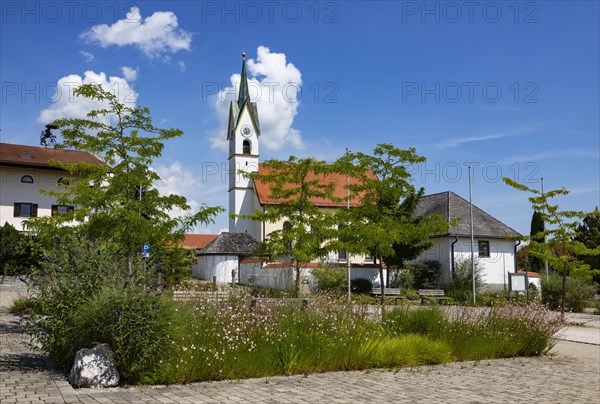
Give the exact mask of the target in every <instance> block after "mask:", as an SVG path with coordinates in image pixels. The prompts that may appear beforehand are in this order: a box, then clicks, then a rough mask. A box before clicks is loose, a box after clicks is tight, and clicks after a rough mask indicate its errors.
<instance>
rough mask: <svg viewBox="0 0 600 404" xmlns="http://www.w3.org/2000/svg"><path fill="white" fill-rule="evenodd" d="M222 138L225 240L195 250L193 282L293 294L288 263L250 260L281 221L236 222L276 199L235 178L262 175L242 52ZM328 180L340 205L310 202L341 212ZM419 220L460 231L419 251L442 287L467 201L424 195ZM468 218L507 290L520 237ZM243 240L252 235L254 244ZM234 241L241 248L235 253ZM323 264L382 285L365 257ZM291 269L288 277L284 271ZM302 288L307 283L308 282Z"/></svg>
mask: <svg viewBox="0 0 600 404" xmlns="http://www.w3.org/2000/svg"><path fill="white" fill-rule="evenodd" d="M226 136H227V141H228V143H229V158H228V165H229V191H228V192H229V215H230V218H229V234H227V233H223V234H222V235H221V236H219V238H220V239H219V240H215V241H213V242H211V243H209V244H208V245H207V246H206V247H204V248H203V249H200V250H198V257H199V260H198V264H196V267H197V268H196V269H193V272H194V274H195V276H197V277H201V278H204V279H213V278H214V279H217V281H218V282H223V283H225V282H232V281H234V282H241V283H245V284H248V283H253V284H255V285H256V286H264V287H276V288H279V289H291V287H292V285H293V274H292V273H291V270H292V269H291V268H290V267H289V264H285V263H281V262H271V263H264V262H261V261H260V260H257V259H252V258H250V257H249V255H248V244H250V243H252V242H253V241H254V240H255V241H257V242H261V241H263V240H265V237H266V235H268V234H269V233H270V232H272V231H276V230H281V229H282V228H283V227H284V225H285V223H284V221H281V222H278V223H260V222H256V221H252V220H249V219H244V218H241V217H240V215H246V214H251V213H254V212H255V211H257V210H262V209H264V207H265V206H267V205H271V204H277V203H278V201H277V200H273V199H272V198H271V197H270V189H269V187H268V185H266V184H261V183H255V182H254V181H252V180H251V179H250V178H248V177H245V176H244V175H242V174H240V173H239V171H240V170H243V171H246V172H259V173H263V172H262V171H263V170H265V168H264V167H262V166H261V164H260V159H259V158H260V148H259V146H260V137H261V128H260V120H259V111H258V108H257V105H256V103H254V102H252V101H251V99H250V94H249V89H248V76H247V72H246V54H245V53H243V54H242V71H241V82H240V87H239V94H238V97H237V100H232V101H231V103H230V107H229V117H228V126H227V134H226ZM330 178H331V181H333V182H335V191H334V194H335V195H336V196H338V197H341V198H340V199H341V200H342V202H333V201H325V200H322V201H319V200H314V201H313V202H314V203H315V205H317V206H318V207H320V208H321V209H338V208H345V207H346V200H345V198H344V196H345V195H346V177H345V176H343V175H338V176H335V175H334V176H332V177H330ZM354 203H357V201H352V204H354ZM417 213H418V214H432V213H437V214H441V215H442V216H444V217H445V218H448V220H452V219H458V221H459V224H458V225H457V226H455V228H452V229H450V231H449V232H448V233H447V234H441V235H437V236H435V237H434V239H433V246H432V247H431V248H430V249H429V250H427V251H424V252H423V253H422V255H421V257H420V258H421V259H428V260H436V261H439V262H440V265H441V272H442V273H441V281H442V283H445V282H446V281H447V280H448V279H449V278H450V277H451V276H452V273H453V271H454V267H455V262H456V261H457V260H459V259H465V258H468V257H469V256H470V251H471V239H470V232H469V231H468V228H469V223H470V218H469V202H468V201H466V200H465V199H464V198H462V197H460V196H459V195H457V194H455V193H453V192H451V191H447V192H442V193H437V194H433V195H426V196H424V197H423V198H422V200H421V201H420V202H419V206H418V208H417ZM473 218H474V219H473V221H474V226H473V228H474V239H475V240H474V244H473V245H474V249H475V254H476V256H477V257H478V259H479V262H480V264H481V265H482V266H483V267H484V274H483V280H484V282H485V283H486V284H487V285H490V286H497V287H503V286H505V285H507V284H508V278H509V273H513V272H516V271H517V267H516V252H517V243H516V242H515V241H514V240H509V239H507V236H512V237H514V236H518V235H519V233H517V232H516V231H515V230H513V229H511V228H510V227H508V226H506V225H505V224H504V223H502V222H501V221H499V220H498V219H496V218H494V217H492V216H491V215H489V214H488V213H486V212H484V211H483V210H481V209H479V208H477V207H475V206H474V207H473ZM240 234H243V235H244V237H240V236H239V235H240ZM247 236H251V238H250V237H247ZM229 239H231V240H229ZM233 240H236V241H237V242H238V243H239V244H240V245H239V246H238V247H236V246H235V242H233ZM242 240H246V241H242ZM219 245H222V246H225V245H227V246H228V247H227V248H225V247H223V251H222V252H221V251H220V250H219V247H218V246H219ZM225 250H226V251H225ZM238 250H239V251H238ZM209 259H210V260H209ZM326 259H327V260H328V261H331V262H335V263H346V264H347V263H348V259H350V262H351V267H352V270H351V277H352V278H367V279H369V280H371V282H372V283H373V285H378V284H379V278H378V269H377V268H378V266H377V265H375V264H374V263H373V261H372V259H371V258H370V257H368V256H366V257H365V256H350V257H348V256H346V253H345V252H344V251H340V252H332V253H330V255H329V256H328V257H326ZM208 262H210V264H208ZM200 263H203V265H202V266H203V268H199V267H198V265H199V264H200ZM207 265H208V267H207ZM314 265H316V264H314ZM311 266H313V264H312V263H311V264H307V265H306V268H303V270H304V272H303V276H304V277H305V278H306V279H309V278H310V267H311ZM288 270H289V273H287V272H286V271H288ZM200 274H202V275H200ZM305 283H311V282H309V281H306V282H305Z"/></svg>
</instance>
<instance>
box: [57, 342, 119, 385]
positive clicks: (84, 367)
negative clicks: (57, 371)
mask: <svg viewBox="0 0 600 404" xmlns="http://www.w3.org/2000/svg"><path fill="white" fill-rule="evenodd" d="M113 357H114V353H113V351H112V349H110V345H108V344H99V345H97V346H95V347H94V348H83V349H80V350H79V351H77V354H76V355H75V361H74V362H73V367H72V368H71V372H70V373H69V383H71V386H73V387H115V386H118V385H119V379H120V377H121V376H120V375H119V371H118V370H117V367H116V366H115V363H114V361H113Z"/></svg>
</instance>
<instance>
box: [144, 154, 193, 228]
mask: <svg viewBox="0 0 600 404" xmlns="http://www.w3.org/2000/svg"><path fill="white" fill-rule="evenodd" d="M155 170H156V173H157V174H158V176H159V177H160V181H158V182H157V183H156V184H154V185H155V186H156V189H157V190H158V192H159V193H160V194H161V195H164V196H168V195H173V194H174V195H182V196H185V197H186V198H188V196H189V195H190V193H191V192H192V191H193V190H194V189H197V187H198V186H199V185H200V184H199V182H198V181H197V180H196V179H195V178H194V176H193V174H192V173H191V172H190V171H188V170H186V169H184V168H183V166H182V165H181V163H180V162H179V161H175V162H174V163H173V164H171V165H170V166H166V165H162V164H160V165H158V166H157V167H155ZM187 203H188V205H190V210H189V211H182V210H181V209H175V210H173V211H171V212H169V215H171V217H181V216H183V215H186V214H190V213H196V212H197V211H198V209H199V208H200V203H198V202H197V201H196V200H194V199H190V198H188V199H187Z"/></svg>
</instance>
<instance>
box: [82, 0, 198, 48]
mask: <svg viewBox="0 0 600 404" xmlns="http://www.w3.org/2000/svg"><path fill="white" fill-rule="evenodd" d="M80 37H81V38H82V39H83V40H85V41H86V42H89V43H98V44H100V46H102V47H103V48H106V47H109V46H112V45H116V46H120V47H121V46H127V45H131V46H135V47H137V48H138V49H139V50H140V51H142V53H143V54H144V55H146V56H147V57H149V58H154V57H159V56H161V55H163V54H165V53H175V52H178V51H180V50H189V49H190V45H191V43H192V34H191V33H190V32H188V31H185V30H183V29H181V28H179V23H178V22H177V16H176V15H175V14H174V13H173V12H171V11H157V12H155V13H154V14H152V15H151V16H150V17H147V18H142V15H141V14H140V9H139V8H138V7H132V8H131V10H130V11H129V13H127V15H126V16H125V18H124V19H122V20H119V21H117V22H115V23H114V24H112V25H110V26H109V25H106V24H100V25H94V26H93V27H92V28H90V29H89V30H87V31H85V32H83V33H82V34H81V35H80Z"/></svg>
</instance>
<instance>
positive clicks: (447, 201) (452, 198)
mask: <svg viewBox="0 0 600 404" xmlns="http://www.w3.org/2000/svg"><path fill="white" fill-rule="evenodd" d="M433 213H437V214H439V215H442V216H443V217H444V218H446V219H447V220H448V221H450V220H451V219H455V218H458V219H459V221H458V223H457V224H456V225H455V226H454V227H453V228H451V229H450V231H449V233H447V234H441V235H440V236H444V235H448V236H463V237H470V236H471V221H470V214H469V201H467V200H465V199H464V198H461V197H460V196H458V195H456V194H455V193H454V192H451V191H447V192H441V193H439V194H432V195H426V196H423V197H422V198H421V200H420V201H419V204H418V206H417V210H416V211H415V215H418V216H421V215H430V214H433ZM473 234H474V236H475V237H478V238H505V237H506V236H511V237H515V236H520V235H521V234H519V233H518V232H516V231H515V230H513V229H511V228H510V227H508V226H507V225H505V224H504V223H502V222H501V221H499V220H498V219H496V218H494V217H493V216H491V215H490V214H488V213H486V212H484V211H483V210H481V209H479V208H478V207H477V206H475V205H473Z"/></svg>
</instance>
